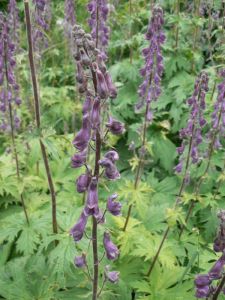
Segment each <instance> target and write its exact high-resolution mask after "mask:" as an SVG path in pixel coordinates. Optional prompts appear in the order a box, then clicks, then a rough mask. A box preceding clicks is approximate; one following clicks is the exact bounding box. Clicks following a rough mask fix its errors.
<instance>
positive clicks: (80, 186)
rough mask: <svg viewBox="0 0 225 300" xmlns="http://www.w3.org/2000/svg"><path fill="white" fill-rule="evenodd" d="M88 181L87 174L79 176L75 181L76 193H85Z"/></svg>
mask: <svg viewBox="0 0 225 300" xmlns="http://www.w3.org/2000/svg"><path fill="white" fill-rule="evenodd" d="M90 181H91V175H90V173H89V172H86V173H85V174H82V175H80V176H79V177H78V178H77V180H76V186H77V192H78V193H84V192H85V191H87V189H88V186H89V184H90Z"/></svg>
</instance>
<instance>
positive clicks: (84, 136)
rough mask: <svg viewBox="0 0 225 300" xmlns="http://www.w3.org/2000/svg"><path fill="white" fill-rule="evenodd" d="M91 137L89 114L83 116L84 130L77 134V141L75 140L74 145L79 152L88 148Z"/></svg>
mask: <svg viewBox="0 0 225 300" xmlns="http://www.w3.org/2000/svg"><path fill="white" fill-rule="evenodd" d="M90 137H91V126H90V121H89V114H85V115H84V116H83V122H82V128H81V130H80V131H79V132H78V133H77V135H76V137H75V139H74V140H73V145H74V147H76V148H77V149H78V150H79V151H83V150H84V149H86V148H87V146H88V143H89V140H90Z"/></svg>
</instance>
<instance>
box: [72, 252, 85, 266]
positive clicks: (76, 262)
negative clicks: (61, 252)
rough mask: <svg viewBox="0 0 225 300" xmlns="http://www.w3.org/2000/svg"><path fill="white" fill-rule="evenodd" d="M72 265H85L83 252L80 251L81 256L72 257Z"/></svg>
mask: <svg viewBox="0 0 225 300" xmlns="http://www.w3.org/2000/svg"><path fill="white" fill-rule="evenodd" d="M74 265H75V266H76V267H77V268H83V267H85V266H86V265H87V261H86V255H85V254H84V253H82V255H81V256H76V257H75V259H74Z"/></svg>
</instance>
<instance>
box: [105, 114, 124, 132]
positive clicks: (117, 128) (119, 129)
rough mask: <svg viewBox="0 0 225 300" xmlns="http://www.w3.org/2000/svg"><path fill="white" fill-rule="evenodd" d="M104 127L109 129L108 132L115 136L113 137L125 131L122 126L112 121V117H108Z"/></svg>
mask: <svg viewBox="0 0 225 300" xmlns="http://www.w3.org/2000/svg"><path fill="white" fill-rule="evenodd" d="M106 127H107V128H108V129H109V131H110V132H111V133H112V134H115V135H120V134H123V133H124V131H125V128H124V124H123V123H121V122H119V121H117V120H115V119H113V118H112V117H109V121H108V123H107V124H106Z"/></svg>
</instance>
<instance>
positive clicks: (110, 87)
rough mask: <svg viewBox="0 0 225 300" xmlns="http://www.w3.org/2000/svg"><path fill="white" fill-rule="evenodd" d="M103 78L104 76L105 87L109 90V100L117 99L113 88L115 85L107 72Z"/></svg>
mask: <svg viewBox="0 0 225 300" xmlns="http://www.w3.org/2000/svg"><path fill="white" fill-rule="evenodd" d="M104 76H105V82H106V85H107V87H108V90H109V97H110V98H111V99H115V98H116V97H117V90H116V87H115V85H114V83H113V81H112V78H111V76H110V74H109V72H106V73H105V74H104Z"/></svg>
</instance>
